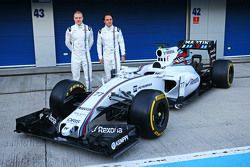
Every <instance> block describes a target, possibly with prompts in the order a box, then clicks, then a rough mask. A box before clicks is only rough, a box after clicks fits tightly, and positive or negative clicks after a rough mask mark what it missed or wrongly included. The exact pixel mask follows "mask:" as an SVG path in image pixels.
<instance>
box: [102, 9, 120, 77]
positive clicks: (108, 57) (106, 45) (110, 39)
mask: <svg viewBox="0 0 250 167" xmlns="http://www.w3.org/2000/svg"><path fill="white" fill-rule="evenodd" d="M103 20H104V24H105V26H104V27H103V28H102V29H101V30H99V32H98V37H97V53H98V58H99V62H100V63H101V64H104V71H105V74H106V81H108V80H110V79H111V70H115V73H118V72H119V71H120V68H121V65H120V60H122V62H124V61H125V44H124V39H123V36H122V31H121V29H120V28H118V27H116V26H113V18H112V16H111V15H110V14H107V15H105V16H104V18H103ZM119 48H120V50H121V55H122V57H121V59H120V52H119Z"/></svg>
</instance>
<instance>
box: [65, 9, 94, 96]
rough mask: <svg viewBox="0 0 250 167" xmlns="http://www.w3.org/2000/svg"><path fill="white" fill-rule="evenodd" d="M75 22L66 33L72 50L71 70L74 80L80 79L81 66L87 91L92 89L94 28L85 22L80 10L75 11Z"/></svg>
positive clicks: (67, 42)
mask: <svg viewBox="0 0 250 167" xmlns="http://www.w3.org/2000/svg"><path fill="white" fill-rule="evenodd" d="M74 21H75V24H74V25H72V26H71V27H69V28H68V29H67V31H66V34H65V45H66V46H67V47H68V48H69V50H70V51H71V72H72V77H73V80H76V81H79V79H80V71H81V66H82V68H83V72H84V78H85V85H86V88H87V91H91V83H92V64H91V58H90V49H91V47H92V45H93V42H94V39H93V30H92V28H91V27H89V26H88V25H86V24H83V14H82V12H80V11H76V12H75V13H74Z"/></svg>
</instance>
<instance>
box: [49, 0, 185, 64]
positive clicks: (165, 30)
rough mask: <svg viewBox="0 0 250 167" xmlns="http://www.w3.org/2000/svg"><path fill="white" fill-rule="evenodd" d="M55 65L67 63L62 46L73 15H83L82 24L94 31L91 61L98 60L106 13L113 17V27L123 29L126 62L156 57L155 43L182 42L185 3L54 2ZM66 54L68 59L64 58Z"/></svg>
mask: <svg viewBox="0 0 250 167" xmlns="http://www.w3.org/2000/svg"><path fill="white" fill-rule="evenodd" d="M53 6H54V16H55V34H56V51H57V63H58V64H60V63H68V62H70V53H69V51H68V50H67V48H66V47H65V44H64V37H65V31H66V29H67V27H68V26H69V25H72V24H73V20H72V18H73V17H72V13H73V12H74V11H75V10H78V9H79V10H81V11H84V13H85V23H86V24H88V25H90V26H91V27H92V28H93V31H94V39H95V43H94V46H93V48H92V50H91V57H92V61H98V57H97V51H96V39H97V32H98V30H99V29H100V28H102V27H103V21H102V17H103V14H104V13H105V12H106V11H110V12H111V13H112V14H113V16H114V25H118V27H120V28H121V29H122V32H123V36H124V39H125V45H126V55H127V60H143V59H153V58H155V49H156V47H157V45H156V44H155V43H157V42H158V43H159V42H166V43H169V44H171V45H176V44H177V42H178V40H181V39H185V30H186V28H185V27H186V1H183V0H174V1H170V0H169V1H166V0H119V1H117V0H105V1H103V0H85V1H84V2H82V1H62V0H60V1H59V0H57V1H54V4H53ZM67 54H68V56H67Z"/></svg>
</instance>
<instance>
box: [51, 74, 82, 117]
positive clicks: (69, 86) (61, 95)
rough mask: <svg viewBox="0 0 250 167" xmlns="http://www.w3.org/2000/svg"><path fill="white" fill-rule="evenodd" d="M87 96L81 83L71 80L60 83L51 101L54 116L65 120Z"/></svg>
mask: <svg viewBox="0 0 250 167" xmlns="http://www.w3.org/2000/svg"><path fill="white" fill-rule="evenodd" d="M86 96H87V93H86V88H85V86H84V85H83V84H82V83H81V82H77V81H73V80H69V79H65V80H62V81H60V82H58V83H57V84H56V85H55V86H54V88H53V89H52V92H51V94H50V99H49V105H50V109H51V110H52V114H53V116H55V117H59V118H60V119H64V118H65V117H67V116H68V115H69V114H71V113H72V111H73V110H74V109H75V108H76V107H77V105H76V104H77V103H80V102H82V101H83V100H84V99H85V98H86Z"/></svg>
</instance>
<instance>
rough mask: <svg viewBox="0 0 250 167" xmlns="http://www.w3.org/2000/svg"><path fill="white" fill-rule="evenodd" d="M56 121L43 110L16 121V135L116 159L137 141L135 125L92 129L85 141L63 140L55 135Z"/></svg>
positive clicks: (78, 139)
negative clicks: (41, 139) (38, 138)
mask: <svg viewBox="0 0 250 167" xmlns="http://www.w3.org/2000/svg"><path fill="white" fill-rule="evenodd" d="M57 124H58V123H56V120H53V119H51V115H50V110H49V109H45V108H44V109H42V110H40V111H37V112H34V113H32V114H29V115H26V116H23V117H20V118H17V119H16V130H15V132H17V133H25V134H28V135H32V136H36V137H40V138H43V139H46V140H50V141H53V142H57V143H62V144H67V145H70V146H74V147H78V148H81V149H85V150H88V151H92V152H96V153H102V154H105V155H109V156H112V157H113V158H116V157H117V156H119V155H120V154H122V153H123V152H125V151H127V150H128V149H129V148H131V147H132V146H134V145H135V144H136V143H137V141H138V134H137V130H136V127H135V126H134V125H128V124H113V125H95V126H93V127H92V128H91V129H90V130H89V132H88V134H87V135H86V136H85V137H84V138H72V137H64V136H62V135H61V134H60V133H58V129H57Z"/></svg>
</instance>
